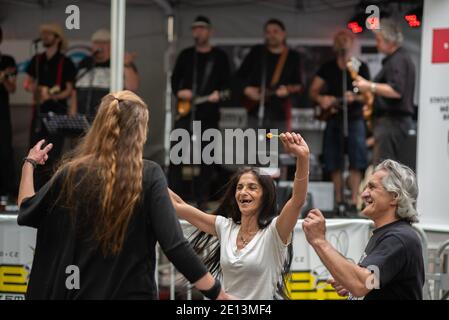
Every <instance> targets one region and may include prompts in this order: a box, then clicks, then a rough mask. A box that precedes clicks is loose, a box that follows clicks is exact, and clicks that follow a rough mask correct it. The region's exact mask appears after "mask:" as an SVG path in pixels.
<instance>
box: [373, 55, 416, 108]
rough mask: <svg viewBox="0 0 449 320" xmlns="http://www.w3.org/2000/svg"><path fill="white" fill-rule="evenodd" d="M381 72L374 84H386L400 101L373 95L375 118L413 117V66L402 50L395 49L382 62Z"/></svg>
mask: <svg viewBox="0 0 449 320" xmlns="http://www.w3.org/2000/svg"><path fill="white" fill-rule="evenodd" d="M382 65H383V67H382V70H381V71H380V72H379V74H378V75H377V76H376V77H375V79H374V82H377V83H387V84H389V85H390V86H391V87H392V88H393V89H394V90H395V91H397V92H398V93H399V94H400V95H401V98H400V99H392V98H385V97H381V96H379V95H375V100H374V112H375V114H376V115H377V116H382V115H385V114H389V115H392V116H404V115H413V113H414V108H413V98H414V93H415V65H414V64H413V62H412V59H411V58H410V56H409V55H408V54H407V52H406V51H405V50H404V49H403V48H399V49H397V50H396V51H395V52H393V53H392V54H391V55H389V56H387V57H385V58H384V59H383V60H382Z"/></svg>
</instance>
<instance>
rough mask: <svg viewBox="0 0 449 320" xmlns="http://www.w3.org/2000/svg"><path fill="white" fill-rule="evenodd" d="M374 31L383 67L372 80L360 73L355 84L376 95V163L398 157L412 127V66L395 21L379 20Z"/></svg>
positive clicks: (413, 72) (413, 80)
mask: <svg viewBox="0 0 449 320" xmlns="http://www.w3.org/2000/svg"><path fill="white" fill-rule="evenodd" d="M373 31H374V34H375V37H376V46H377V49H378V50H379V52H381V53H383V54H385V55H386V57H385V58H384V59H383V61H382V70H381V71H380V72H379V73H378V74H377V76H376V77H375V78H374V81H369V80H367V79H366V77H363V75H362V76H361V77H359V78H358V79H357V81H355V82H354V85H355V86H357V87H358V88H359V89H360V90H361V91H362V92H369V91H371V92H372V93H374V94H375V100H374V114H375V121H374V139H375V145H374V150H373V162H374V164H378V163H379V162H381V161H382V160H384V159H393V160H398V158H399V155H400V153H401V146H403V145H404V144H405V142H406V139H407V136H408V131H409V130H410V129H412V128H413V126H414V124H413V120H412V115H413V113H414V108H413V97H414V90H415V66H414V64H413V62H412V60H411V58H410V56H409V54H408V53H407V52H406V51H405V49H404V48H402V41H403V38H404V37H403V35H402V31H401V28H400V26H399V25H398V24H397V23H395V22H394V21H393V20H391V19H382V20H381V21H380V29H379V30H373Z"/></svg>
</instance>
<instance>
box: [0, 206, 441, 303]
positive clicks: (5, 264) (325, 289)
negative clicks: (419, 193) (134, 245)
mask: <svg viewBox="0 0 449 320" xmlns="http://www.w3.org/2000/svg"><path fill="white" fill-rule="evenodd" d="M301 224H302V220H298V224H297V225H296V227H295V231H294V238H293V248H294V252H293V261H292V266H291V271H292V277H291V278H290V279H289V280H288V286H287V289H288V290H289V292H290V295H291V298H292V299H338V298H340V297H339V296H338V295H337V294H336V293H335V291H334V290H333V288H332V287H330V286H329V285H327V284H325V280H326V279H327V278H328V276H329V274H328V272H327V270H326V268H325V267H324V266H323V265H322V263H321V261H320V260H319V258H318V256H317V255H316V253H315V252H314V250H313V249H312V248H311V247H310V246H309V245H308V244H307V242H306V240H305V237H304V233H303V232H302V227H301ZM181 225H182V227H183V231H184V235H185V236H186V237H189V236H190V235H191V233H192V232H193V231H194V230H195V228H194V227H193V226H191V225H190V224H189V223H188V222H186V221H181ZM326 227H327V234H326V235H327V239H328V240H329V241H330V242H331V243H332V245H333V246H334V247H335V248H336V249H337V250H338V251H339V252H340V253H341V254H343V255H344V256H345V257H347V258H348V259H350V260H352V261H354V262H358V260H359V258H360V257H361V255H362V253H363V250H364V248H365V246H366V244H367V242H368V240H369V237H370V233H371V229H372V222H371V221H370V220H360V219H328V220H327V221H326ZM415 229H416V230H417V232H418V234H419V235H420V238H421V241H422V243H423V256H424V262H425V267H426V271H427V266H428V253H427V237H426V234H425V233H424V231H423V230H422V229H421V228H420V227H419V226H415ZM35 240H36V230H35V229H32V228H27V227H19V226H18V225H17V214H0V300H5V299H8V300H22V299H24V297H25V292H26V288H27V283H28V277H29V272H30V270H31V265H32V261H33V254H34V247H35ZM158 261H160V259H158ZM157 265H158V269H157V270H156V275H159V274H160V273H159V271H161V269H164V268H167V267H168V268H169V287H170V299H175V293H176V273H177V272H176V270H175V268H174V267H173V265H172V264H166V265H165V266H162V265H160V264H159V263H158V264H157ZM437 272H438V271H437ZM440 273H441V271H440V272H439V274H440ZM426 274H427V272H426ZM429 276H430V279H432V280H434V279H433V277H432V276H431V275H429ZM156 279H157V281H158V283H159V285H161V279H158V278H156ZM441 286H442V287H445V286H446V285H445V284H444V283H442V284H441ZM429 290H430V289H429V287H428V282H427V281H426V284H425V287H424V298H425V299H429V298H430V297H431V296H430V294H429ZM437 297H438V295H436V294H435V298H437ZM186 298H187V299H189V300H190V299H191V298H192V293H191V290H190V287H189V288H188V290H187V296H186Z"/></svg>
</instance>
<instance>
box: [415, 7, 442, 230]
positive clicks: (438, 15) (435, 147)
mask: <svg viewBox="0 0 449 320" xmlns="http://www.w3.org/2000/svg"><path fill="white" fill-rule="evenodd" d="M448 12H449V0H434V1H424V16H423V28H422V29H423V33H422V42H421V48H422V49H421V81H420V84H421V87H420V103H419V117H418V156H417V174H418V184H419V193H420V194H419V197H418V211H419V213H420V214H421V215H422V218H421V222H422V223H423V224H425V225H426V227H432V229H445V230H446V231H447V230H449V197H448V190H449V184H448V182H449V84H448V75H449V19H448V18H447V13H448Z"/></svg>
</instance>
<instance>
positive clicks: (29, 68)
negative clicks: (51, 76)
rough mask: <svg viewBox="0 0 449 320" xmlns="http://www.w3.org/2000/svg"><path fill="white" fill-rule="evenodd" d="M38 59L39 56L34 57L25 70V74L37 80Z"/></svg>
mask: <svg viewBox="0 0 449 320" xmlns="http://www.w3.org/2000/svg"><path fill="white" fill-rule="evenodd" d="M36 59H37V56H34V57H33V58H32V59H31V61H30V63H28V66H27V67H26V70H25V72H26V73H27V74H28V75H29V76H30V77H32V78H36Z"/></svg>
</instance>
